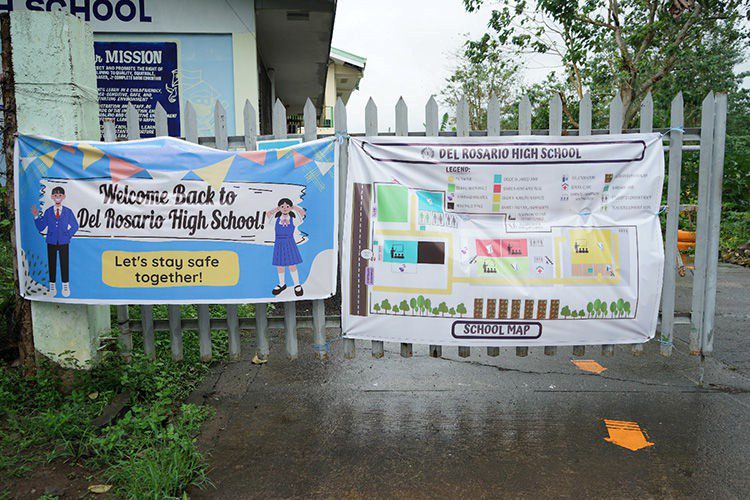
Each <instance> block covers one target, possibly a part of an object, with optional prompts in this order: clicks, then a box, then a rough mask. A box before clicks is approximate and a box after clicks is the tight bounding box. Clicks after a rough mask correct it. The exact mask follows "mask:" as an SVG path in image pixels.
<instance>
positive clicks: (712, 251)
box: [701, 92, 727, 354]
mask: <svg viewBox="0 0 750 500" xmlns="http://www.w3.org/2000/svg"><path fill="white" fill-rule="evenodd" d="M714 117H715V118H714V145H713V169H712V171H711V205H710V206H709V209H708V210H709V216H708V217H709V220H708V224H709V225H708V231H709V233H708V234H709V239H708V263H707V269H706V276H707V279H706V300H705V305H704V307H703V335H702V341H701V352H702V353H703V354H710V353H711V352H713V350H714V316H715V314H716V286H717V279H718V277H717V273H718V265H719V239H720V229H721V192H722V183H723V179H724V148H725V143H726V131H727V130H726V126H727V94H726V93H725V92H719V93H717V94H716V108H715V115H714Z"/></svg>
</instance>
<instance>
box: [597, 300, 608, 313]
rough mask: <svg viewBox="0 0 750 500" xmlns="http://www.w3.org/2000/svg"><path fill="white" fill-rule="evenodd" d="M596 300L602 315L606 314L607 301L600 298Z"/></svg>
mask: <svg viewBox="0 0 750 500" xmlns="http://www.w3.org/2000/svg"><path fill="white" fill-rule="evenodd" d="M598 302H599V312H600V313H601V315H602V316H606V315H607V302H606V301H604V300H601V299H599V300H598Z"/></svg>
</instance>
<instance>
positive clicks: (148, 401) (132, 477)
mask: <svg viewBox="0 0 750 500" xmlns="http://www.w3.org/2000/svg"><path fill="white" fill-rule="evenodd" d="M134 340H135V341H136V344H137V345H136V346H135V349H134V353H133V356H132V360H131V361H130V362H129V363H126V362H125V361H123V360H122V358H121V357H120V356H119V354H118V353H109V354H108V355H107V356H106V357H105V359H104V360H103V361H102V362H101V363H100V364H98V365H97V366H96V367H94V368H93V369H91V370H89V371H83V372H76V373H75V375H74V376H73V380H72V381H68V382H67V384H64V383H63V377H62V376H61V374H60V372H59V370H56V369H54V368H53V367H52V366H51V365H50V364H49V363H43V364H42V365H41V366H40V368H39V370H38V373H37V374H36V375H35V376H34V377H33V378H31V379H24V378H22V377H21V376H20V374H19V373H18V372H17V371H16V370H15V369H13V368H10V367H6V366H2V367H0V474H8V475H11V476H14V477H20V476H23V475H25V474H28V473H29V472H30V471H33V469H34V468H35V467H36V466H39V465H40V464H43V463H46V462H51V461H53V460H60V459H62V460H68V461H75V462H78V463H80V464H82V465H83V466H85V467H87V468H89V469H90V470H92V471H93V472H100V473H101V474H102V475H103V477H105V478H107V479H108V480H109V481H111V483H112V484H113V485H114V487H115V491H116V492H117V493H118V494H119V495H121V496H123V497H128V498H144V497H150V498H164V497H174V496H179V495H180V494H182V492H184V491H185V489H186V488H188V487H189V486H204V485H206V484H208V478H207V475H206V464H205V462H204V460H203V457H202V456H201V454H200V452H199V451H198V449H197V446H196V442H195V437H196V435H197V434H198V431H199V428H200V425H201V423H202V422H204V421H205V420H206V419H207V418H209V417H210V415H211V409H210V408H209V407H205V406H196V405H193V404H187V403H184V400H185V398H186V397H187V396H188V395H189V394H190V392H191V391H192V390H193V389H194V388H195V386H196V385H197V384H198V382H200V380H201V379H202V378H203V376H204V375H205V374H206V372H207V371H208V368H209V364H207V363H203V362H201V361H200V355H199V347H198V335H197V333H196V332H185V333H184V334H183V344H184V352H185V354H184V358H185V359H184V361H182V362H179V363H178V362H174V361H172V359H171V357H170V350H169V337H168V335H167V334H166V333H164V334H161V333H157V338H156V343H157V358H156V359H155V360H150V359H148V358H146V357H145V356H144V355H143V354H139V353H142V352H143V347H142V345H140V344H141V342H140V339H139V338H136V339H134ZM227 342H228V340H227V336H226V333H224V332H213V345H214V358H215V359H222V358H223V357H225V356H226V353H227ZM64 386H65V387H64ZM64 388H65V390H63V389H64ZM126 391H127V392H128V393H129V394H130V400H129V404H128V407H127V410H126V411H125V413H124V414H123V415H122V416H121V417H120V418H118V419H116V420H114V421H113V422H112V423H111V424H110V425H107V426H105V427H103V428H96V427H95V426H94V425H93V424H92V421H93V420H94V419H95V418H96V417H97V416H99V415H101V413H102V410H103V409H104V408H105V407H106V406H107V405H108V404H109V403H110V402H111V401H112V400H113V399H114V398H115V396H117V395H118V394H120V393H123V392H126Z"/></svg>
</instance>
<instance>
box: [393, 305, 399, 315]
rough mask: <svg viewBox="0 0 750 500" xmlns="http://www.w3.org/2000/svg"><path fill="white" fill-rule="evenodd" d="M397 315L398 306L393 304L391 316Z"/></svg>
mask: <svg viewBox="0 0 750 500" xmlns="http://www.w3.org/2000/svg"><path fill="white" fill-rule="evenodd" d="M398 313H399V309H398V304H393V314H398Z"/></svg>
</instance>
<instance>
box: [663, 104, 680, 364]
mask: <svg viewBox="0 0 750 500" xmlns="http://www.w3.org/2000/svg"><path fill="white" fill-rule="evenodd" d="M669 123H670V125H669V126H670V127H671V129H672V130H671V131H670V133H669V182H668V185H667V228H666V233H667V234H666V242H665V250H664V286H663V287H662V296H661V339H660V340H661V347H660V351H661V354H662V355H663V356H671V355H672V337H673V333H674V332H673V330H674V306H675V285H676V280H677V224H678V222H679V219H680V176H681V175H682V127H683V124H684V120H683V103H682V92H680V93H678V94H677V96H675V98H674V99H673V100H672V110H671V115H670V121H669ZM660 142H661V141H660Z"/></svg>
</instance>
